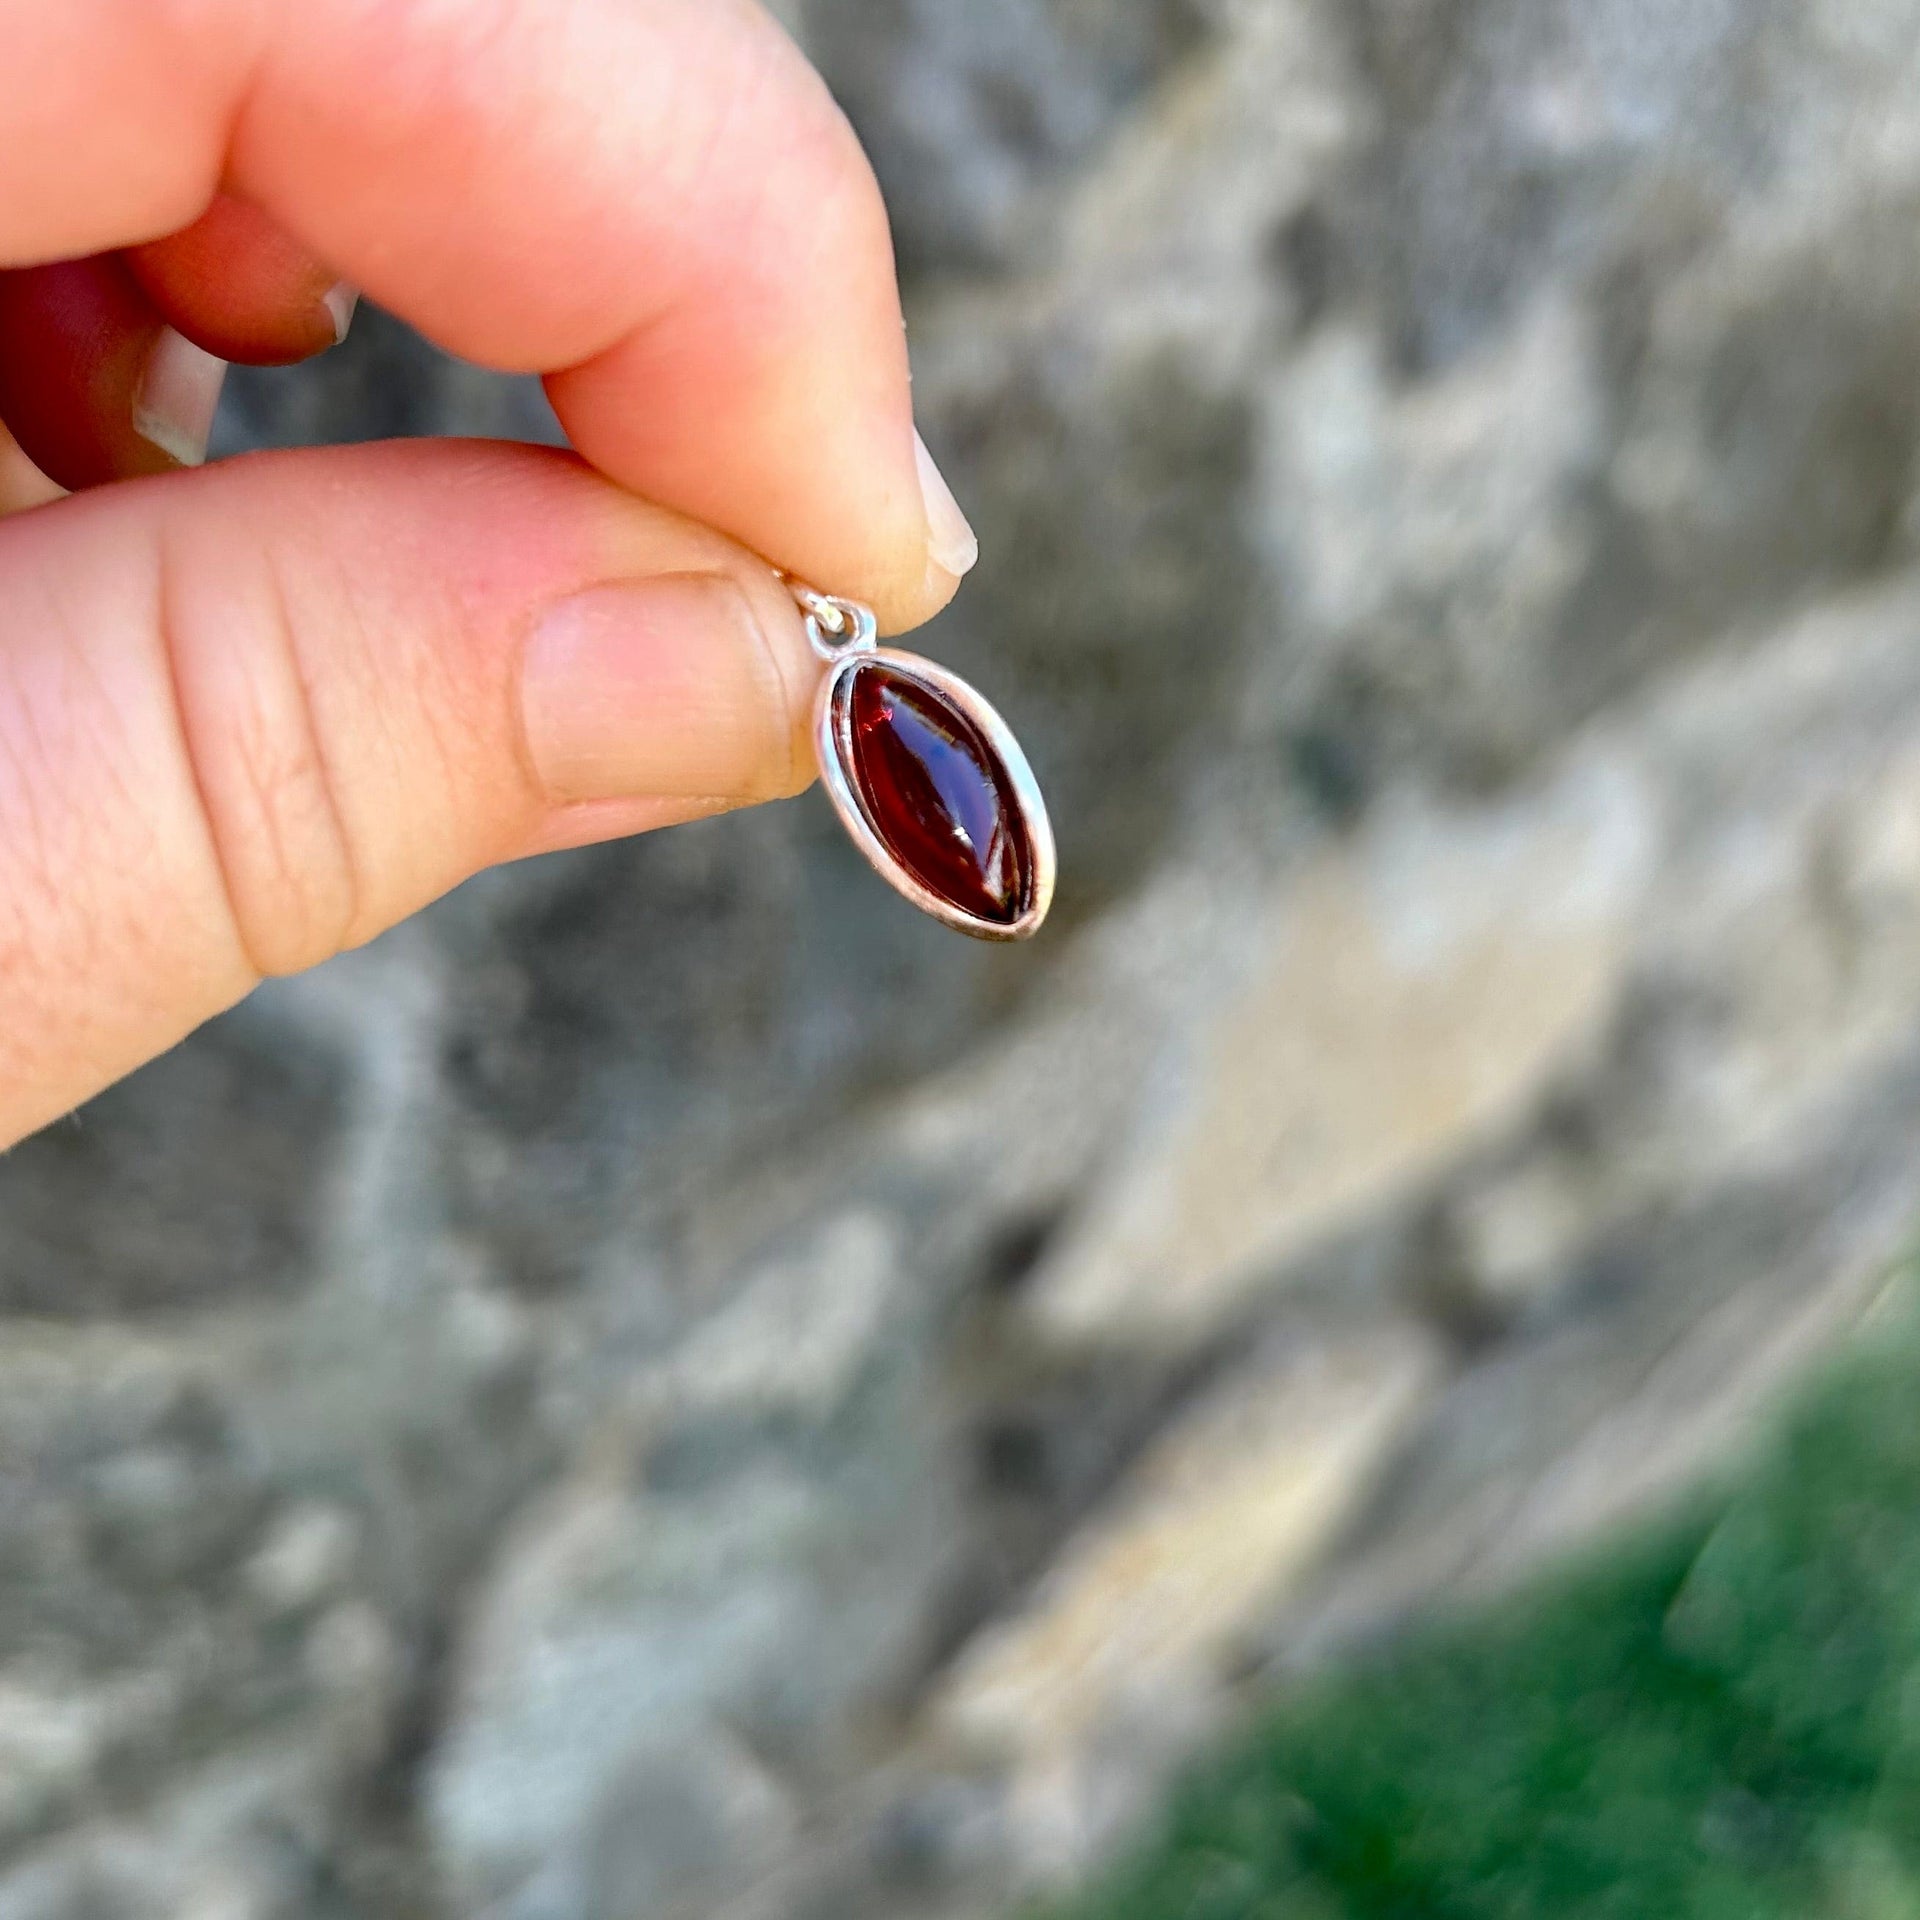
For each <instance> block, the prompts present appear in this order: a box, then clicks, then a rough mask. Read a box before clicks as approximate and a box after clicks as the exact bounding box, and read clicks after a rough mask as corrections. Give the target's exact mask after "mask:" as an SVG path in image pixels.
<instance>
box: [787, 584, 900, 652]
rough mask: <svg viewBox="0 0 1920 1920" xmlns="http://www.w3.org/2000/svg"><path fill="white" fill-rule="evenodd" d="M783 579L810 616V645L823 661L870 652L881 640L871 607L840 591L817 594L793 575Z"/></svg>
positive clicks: (797, 604) (807, 619)
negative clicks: (841, 593) (844, 595)
mask: <svg viewBox="0 0 1920 1920" xmlns="http://www.w3.org/2000/svg"><path fill="white" fill-rule="evenodd" d="M780 579H781V580H782V582H783V583H784V584H785V586H786V589H787V591H788V592H789V593H790V594H792V595H793V598H794V604H795V605H796V606H798V607H799V609H800V611H801V612H802V613H803V614H805V615H806V626H807V644H808V645H809V646H811V647H812V648H813V650H814V652H815V653H817V654H818V655H819V656H820V658H821V659H822V660H827V661H833V660H840V659H844V658H845V657H846V655H848V654H850V653H868V652H870V651H871V650H872V649H873V648H874V646H876V645H877V644H878V642H879V638H880V629H879V625H878V623H877V622H876V621H875V619H874V617H873V609H872V608H871V607H866V606H862V605H861V604H860V602H859V601H858V600H847V599H844V598H842V597H841V596H840V595H839V594H836V593H816V592H815V591H814V589H813V588H812V587H809V586H806V585H803V584H802V583H801V582H800V581H798V580H796V579H794V578H793V576H792V575H791V574H786V573H783V574H781V575H780Z"/></svg>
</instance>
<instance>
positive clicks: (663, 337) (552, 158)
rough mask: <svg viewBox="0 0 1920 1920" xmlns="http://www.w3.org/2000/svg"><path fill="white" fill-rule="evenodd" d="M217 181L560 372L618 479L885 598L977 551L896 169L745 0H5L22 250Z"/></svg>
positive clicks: (11, 174)
mask: <svg viewBox="0 0 1920 1920" xmlns="http://www.w3.org/2000/svg"><path fill="white" fill-rule="evenodd" d="M222 185H226V186H229V187H231V188H232V189H233V190H234V191H236V192H238V193H240V194H243V195H245V196H246V197H248V198H250V199H252V200H254V201H256V202H258V203H259V204H260V205H261V206H263V207H264V208H265V209H266V210H267V211H268V212H270V213H271V214H272V215H273V216H274V218H275V219H276V220H277V221H278V222H279V223H280V224H281V225H282V226H283V227H284V228H285V229H286V230H287V231H288V232H289V233H290V234H291V235H293V236H294V237H295V238H296V239H297V240H299V241H300V242H301V243H302V244H303V245H305V246H306V247H308V248H310V249H311V251H312V252H313V253H314V254H315V255H316V256H318V257H319V258H321V259H324V260H326V261H327V262H329V263H330V264H331V265H332V266H334V267H336V268H337V269H338V270H339V271H340V272H341V273H342V274H343V275H344V276H345V277H346V278H347V279H349V280H351V281H353V282H354V283H355V284H357V285H359V286H360V287H362V288H364V289H365V290H366V292H367V293H368V294H369V295H371V296H372V297H373V298H374V299H376V300H378V301H380V302H381V303H382V304H384V305H386V306H388V307H390V308H392V309H393V310H394V311H395V312H397V313H399V314H401V315H402V316H403V317H404V318H406V319H407V320H409V321H411V322H412V323H413V324H414V325H416V326H418V327H419V328H420V329H421V330H422V331H423V332H424V333H426V334H427V335H428V336H429V337H430V338H432V339H433V340H435V341H437V342H438V343H439V344H440V345H442V346H444V347H446V348H447V349H448V350H449V351H451V352H454V353H457V354H460V355H462V356H464V357H467V358H469V359H473V360H477V361H480V362H482V363H483V364H486V365H489V366H493V367H498V368H502V369H512V370H533V371H538V372H541V373H543V374H545V375H546V376H547V386H548V391H549V394H550V395H551V397H552V399H553V403H554V407H555V410H556V411H557V413H558V414H559V416H560V419H561V422H562V424H563V425H564V426H565V427H566V429H567V432H568V434H569V436H570V437H571V438H572V440H573V441H574V444H575V445H576V446H577V447H578V448H579V449H580V451H581V452H582V453H583V454H585V455H586V457H587V458H588V459H589V460H591V461H592V462H593V463H594V464H595V465H597V466H598V467H600V468H601V469H602V470H603V471H604V472H606V473H607V474H608V475H610V476H611V477H612V478H614V479H616V480H618V481H620V482H621V483H623V484H624V485H626V486H629V487H631V488H633V489H634V490H635V491H637V492H639V493H642V494H645V495H646V496H648V497H649V498H651V499H654V500H656V501H659V502H661V503H663V504H665V505H668V506H671V507H674V508H676V509H678V510H679V511H681V512H684V513H687V514H689V515H692V516H693V517H695V518H697V519H700V520H703V521H705V522H706V523H708V524H709V525H712V526H715V527H718V528H720V529H722V530H723V531H725V532H727V533H730V534H732V535H733V536H734V537H736V538H737V539H739V540H741V541H742V542H744V543H745V544H747V545H748V546H751V547H753V548H754V549H756V550H757V551H759V552H761V553H763V554H765V555H766V556H767V558H768V559H770V560H772V561H774V562H776V563H777V564H779V565H781V566H783V567H785V568H787V569H788V570H790V571H792V572H794V573H797V574H799V575H801V576H803V577H806V578H809V579H811V580H813V581H815V582H816V583H818V584H820V585H823V586H826V587H830V588H831V589H833V590H835V591H839V592H845V593H850V594H854V595H856V596H858V597H860V598H863V599H866V600H869V601H870V602H872V603H873V604H874V605H875V606H876V608H877V609H878V610H879V611H880V613H881V614H882V617H883V619H884V620H885V621H886V622H887V624H889V625H891V626H901V625H910V624H912V623H914V622H915V621H917V620H920V619H924V618H925V617H926V616H927V615H928V614H930V613H931V612H933V611H934V610H936V609H937V607H938V606H939V605H940V604H941V603H943V602H944V600H945V599H946V598H947V597H948V596H949V595H950V593H951V592H952V589H953V584H954V578H955V575H956V573H957V572H959V571H963V570H964V566H965V564H967V563H969V561H970V557H971V556H970V553H969V552H968V551H967V542H966V538H965V534H964V523H961V524H960V526H959V527H958V529H956V526H955V523H954V519H953V517H952V510H951V508H950V496H949V497H947V498H944V499H943V498H942V497H941V489H940V487H939V485H938V482H937V478H936V479H934V480H932V481H931V482H929V481H928V479H927V473H928V466H927V463H925V462H924V461H923V460H922V459H921V458H920V457H919V455H918V453H917V449H916V439H915V435H914V430H913V424H912V410H911V403H910V399H909V394H908V371H907V356H906V344H905V337H904V330H903V326H902V321H901V315H900V306H899V297H898V292H897V289H896V286H895V282H894V274H893V262H892V250H891V245H890V241H889V237H888V232H887V224H886V216H885V211H884V209H883V207H882V205H881V202H880V197H879V192H878V189H877V187H876V186H875V184H874V181H873V177H872V174H871V172H870V170H869V169H868V167H867V164H866V161H865V158H864V156H863V155H862V154H861V152H860V149H859V146H858V143H857V141H856V140H855V138H854V136H853V134H852V131H851V130H850V128H849V127H848V126H847V123H846V121H845V120H844V118H843V117H842V115H841V114H840V112H839V110H838V109H837V107H836V106H835V105H834V103H833V101H832V99H831V97H830V96H829V95H828V93H827V91H826V89H825V87H824V86H823V84H822V83H821V82H820V80H819V78H818V77H817V76H816V75H815V74H814V73H813V71H812V69H811V68H810V67H809V66H808V65H807V63H806V62H805V60H804V59H803V58H802V57H801V56H800V54H799V52H798V50H797V49H796V48H795V47H794V46H793V45H792V43H791V42H790V41H789V40H788V39H787V38H786V36H785V35H784V34H783V33H782V32H781V31H780V29H779V28H778V27H777V26H776V25H775V24H774V23H773V22H772V21H771V20H770V19H769V18H767V17H766V16H765V15H764V14H763V13H761V12H760V11H759V9H758V8H757V7H754V6H751V5H749V4H746V0H321V3H320V4H315V5H311V6H302V7H286V6H283V5H280V4H278V3H277V0H63V4H62V5H60V6H58V7H48V6H46V5H45V4H44V0H0V263H8V264H22V263H27V262H31V261H38V260H47V259H53V258H60V257H66V256H71V255H75V254H82V253H90V252H95V251H99V250H102V249H105V248H109V247H117V246H124V245H129V244H132V243H134V242H138V241H142V240H148V239H152V238H154V237H156V236H158V235H160V234H164V233H167V232H171V231H173V230H175V229H177V228H180V227H183V226H185V225H186V224H188V223H189V222H190V221H191V220H193V219H194V218H195V217H196V216H197V215H198V214H199V213H200V212H201V211H202V210H203V209H204V208H205V207H206V206H207V204H208V203H209V202H210V200H211V199H212V197H213V195H214V193H215V192H216V191H217V190H218V189H219V188H220V187H221V186H222ZM930 508H931V510H932V511H931V515H930ZM930 520H931V525H930Z"/></svg>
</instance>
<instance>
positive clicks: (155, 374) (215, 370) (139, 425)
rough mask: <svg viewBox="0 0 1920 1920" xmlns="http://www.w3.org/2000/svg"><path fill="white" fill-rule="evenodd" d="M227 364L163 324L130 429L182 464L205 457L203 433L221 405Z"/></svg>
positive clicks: (197, 462) (210, 427) (196, 463)
mask: <svg viewBox="0 0 1920 1920" xmlns="http://www.w3.org/2000/svg"><path fill="white" fill-rule="evenodd" d="M226 377H227V363H226V362H225V361H224V360H218V359H216V358H215V357H214V356H213V355H212V354H210V353H208V352H206V351H205V350H204V349H203V348H200V347H196V346H195V345H194V344H193V342H192V341H191V340H189V339H188V338H187V337H186V335H185V334H181V333H175V332H174V330H173V329H172V328H171V327H162V328H161V329H160V332H159V335H158V337H157V338H156V339H155V340H154V343H153V350H152V352H151V353H150V354H149V355H148V358H147V370H146V372H145V373H144V374H143V375H142V376H141V378H140V387H139V390H138V391H137V392H136V393H135V394H134V396H133V430H134V432H135V433H137V434H138V435H139V436H140V437H141V439H143V440H149V441H151V442H152V443H153V444H154V445H155V446H156V447H158V448H159V449H160V451H161V452H162V453H164V454H167V455H169V456H170V457H171V458H173V459H175V460H177V461H179V463H180V464H181V465H182V466H183V467H197V466H199V465H200V463H201V462H202V461H203V460H205V459H206V457H207V436H208V435H209V434H211V433H212V432H213V416H214V412H215V410H216V409H217V408H218V407H219V405H220V387H221V384H222V382H224V381H225V379H226Z"/></svg>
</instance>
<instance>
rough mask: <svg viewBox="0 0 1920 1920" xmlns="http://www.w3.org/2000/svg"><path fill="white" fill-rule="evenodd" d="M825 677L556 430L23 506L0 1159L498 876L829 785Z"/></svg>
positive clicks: (4, 525) (2, 902)
mask: <svg viewBox="0 0 1920 1920" xmlns="http://www.w3.org/2000/svg"><path fill="white" fill-rule="evenodd" d="M815 678H816V667H815V663H814V661H813V659H812V656H811V654H810V652H809V650H808V648H807V645H806V641H805V638H804V635H803V633H802V630H801V626H800V621H799V617H798V615H797V614H796V612H795V610H794V608H793V606H792V604H791V603H790V601H789V600H788V597H787V595H786V593H785V591H784V590H783V589H782V588H781V587H780V586H779V585H778V583H777V582H776V581H775V580H774V578H773V577H772V575H771V574H770V573H769V572H768V570H767V568H766V566H765V565H764V563H762V562H759V561H757V560H755V559H754V558H753V557H752V556H751V555H750V554H748V553H746V552H745V551H744V550H743V549H741V548H739V547H737V546H735V545H733V544H732V543H731V542H730V541H728V540H726V539H724V538H723V537H722V536H720V535H718V534H715V533H711V532H709V531H707V530H705V529H704V528H700V527H697V526H695V525H693V524H692V523H690V522H688V521H685V520H682V519H680V518H678V517H677V516H675V515H673V514H670V513H667V512H665V511H663V510H660V509H657V508H652V507H649V506H646V505H644V504H643V503H641V502H638V501H636V500H634V499H633V498H632V496H630V495H628V494H625V493H623V492H621V491H620V490H618V489H617V488H615V487H614V486H612V485H611V484H610V483H608V482H606V481H604V480H602V479H600V478H599V477H598V476H596V475H595V474H593V473H592V472H591V471H590V470H589V469H587V468H586V467H585V466H583V465H582V464H580V463H579V462H577V461H575V460H573V459H572V458H571V457H570V456H567V455H564V454H555V453H548V452H545V451H543V450H540V449H534V448H524V447H500V446H489V445H485V444H480V443H460V442H414V443H406V444H398V445H393V446H376V447H343V448H332V449H324V450H314V451H307V452H301V453H296V454H286V455H261V456H256V457H254V458H250V459H245V460H237V461H232V462H228V463H226V464H224V465H222V466H219V467H212V468H207V469H204V470H202V471H200V472H195V473H184V474H180V475H177V476H172V477H169V478H166V479H161V480H154V481H148V482H141V483H137V484H134V485H130V486H126V487H114V488H104V489H100V490H97V491H95V492H93V493H91V494H87V495H83V496H78V497H76V498H74V499H72V500H68V501H64V502H61V503H59V504H57V505H54V506H50V507H47V508H45V509H43V510H41V511H38V512H35V513H32V514H22V515H19V516H16V517H15V518H13V519H11V520H7V521H4V522H0V1145H5V1144H7V1143H9V1142H11V1141H13V1140H16V1139H18V1138H19V1137H20V1136H21V1135H22V1134H24V1133H27V1132H29V1131H31V1130H32V1129H33V1128H34V1127H36V1126H39V1125H41V1124H42V1123H44V1122H45V1121H47V1120H49V1119H51V1118H53V1117H55V1116H56V1115H58V1114H60V1113H62V1112H64V1111H65V1110H66V1109H68V1108H69V1107H71V1106H73V1105H74V1104H75V1103H76V1102H78V1101H80V1100H82V1099H85V1098H86V1097H87V1096H88V1095H89V1094H91V1093H93V1092H95V1091H97V1090H98V1089H99V1088H100V1087H102V1086H104V1085H105V1084H106V1083H107V1082H109V1081H110V1080H113V1079H115V1078H116V1077H118V1076H119V1075H120V1074H122V1073H125V1072H127V1071H128V1070H129V1069H130V1068H132V1067H134V1066H136V1065H138V1064H139V1063H140V1062H141V1061H143V1060H145V1059H148V1058H150V1057H151V1056H152V1055H154V1054H156V1053H158V1052H160V1051H162V1050H163V1049H164V1048H166V1047H168V1046H170V1045H171V1044H172V1043H173V1042H174V1041H175V1040H177V1039H179V1038H180V1037H181V1036H182V1035H184V1034H186V1033H187V1032H189V1031H190V1030H191V1029H192V1028H193V1027H195V1026H196V1025H198V1024H199V1023H200V1022H201V1021H203V1020H205V1019H207V1018H208V1017H209V1016H210V1015H212V1014H214V1013H217V1012H219V1011H220V1010H221V1009H222V1008H224V1007H227V1006H229V1005H231V1004H232V1003H233V1002H234V1001H236V1000H238V999H240V998H241V997H242V996H243V995H244V994H246V993H247V992H248V991H249V990H250V989H251V988H252V987H253V986H254V985H255V984H256V983H257V981H258V980H259V979H260V978H261V977H262V976H263V975H267V974H277V973H287V972H292V971H295V970H297V969H299V968H302V967H307V966H311V965H313V964H314V963H316V962H317V961H320V960H323V959H325V958H327V957H328V956H329V955H331V954H334V953H337V952H339V951H340V950H341V949H343V948H346V947H351V946H354V945H357V944H358V943H360V942H362V941H365V940H368V939H371V938H372V937H373V936H374V935H375V934H377V933H379V932H380V931H382V930H383V929H384V928H386V927H388V926H391V925H392V924H393V923H394V922H395V921H397V920H399V919H402V918H403V917H404V916H406V915H407V914H409V913H412V912H413V911H414V910H415V909H416V908H419V907H421V906H424V905H425V904H426V903H427V902H428V901H430V900H432V899H434V898H435V897H436V896H437V895H439V894H441V893H443V892H445V891H446V890H447V889H448V888H449V887H451V886H453V885H454V884H456V883H457V882H458V881H460V880H461V879H463V878H465V877H466V876H467V875H468V874H470V873H472V872H474V871H475V870H476V869H477V868H480V867H482V866H486V865H488V864H490V863H492V862H495V861H500V860H508V859H513V858H516V857H518V856H520V855H523V854H528V853H534V852H538V851H542V850H544V849H548V848H553V847H560V846H571V845H578V844H581V843H584V842H586V841H590V840H597V839H604V838H609V837H611V836H614V835H617V834H623V833H632V832H637V831H639V830H640V829H642V828H645V827H650V826H658V825H663V824H666V823H668V822H671V821H675V820H684V819H689V818H692V817H694V816H695V815H698V814H703V813H711V812H715V811H718V810H720V809H722V808H725V807H729V806H734V805H739V804H742V803H745V802H748V801H752V800H761V799H768V798H771V797H773V796H775V795H778V794H784V793H792V792H795V791H797V790H798V789H799V788H801V787H802V786H804V785H805V784H806V782H807V779H808V778H809V772H808V770H807V755H806V747H805V723H806V710H807V706H808V702H809V696H810V693H811V689H812V686H813V684H814V682H815Z"/></svg>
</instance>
